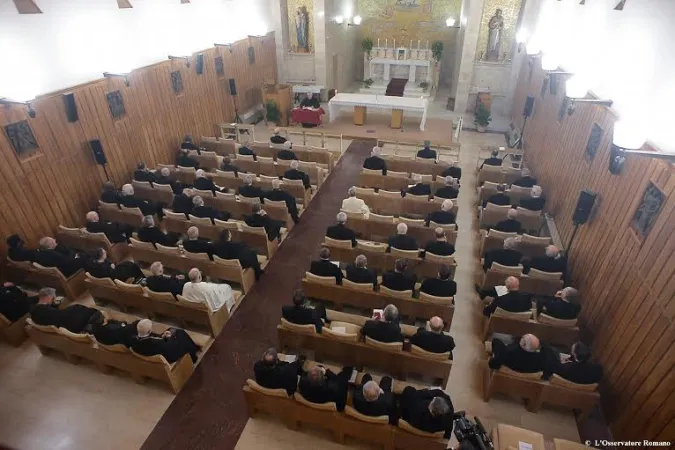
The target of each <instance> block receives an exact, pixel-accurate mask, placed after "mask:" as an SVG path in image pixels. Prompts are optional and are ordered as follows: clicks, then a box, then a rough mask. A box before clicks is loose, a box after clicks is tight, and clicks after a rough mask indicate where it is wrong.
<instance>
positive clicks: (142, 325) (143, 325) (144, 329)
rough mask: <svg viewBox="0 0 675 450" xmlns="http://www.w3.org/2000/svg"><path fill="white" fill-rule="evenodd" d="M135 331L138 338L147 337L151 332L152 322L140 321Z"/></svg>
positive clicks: (148, 320)
mask: <svg viewBox="0 0 675 450" xmlns="http://www.w3.org/2000/svg"><path fill="white" fill-rule="evenodd" d="M136 331H137V332H138V336H139V337H146V336H149V335H150V333H151V332H152V322H151V321H150V319H141V320H139V321H138V325H136Z"/></svg>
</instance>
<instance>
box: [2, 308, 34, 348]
mask: <svg viewBox="0 0 675 450" xmlns="http://www.w3.org/2000/svg"><path fill="white" fill-rule="evenodd" d="M28 317H29V314H26V315H24V316H23V317H20V318H19V319H18V320H15V321H14V322H10V320H9V319H8V318H7V317H5V316H4V315H2V314H0V338H2V340H4V341H5V342H7V343H8V344H9V345H11V346H13V347H19V346H20V345H21V344H23V341H25V340H26V339H27V338H28V335H27V334H26V319H28Z"/></svg>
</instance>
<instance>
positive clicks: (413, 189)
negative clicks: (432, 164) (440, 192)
mask: <svg viewBox="0 0 675 450" xmlns="http://www.w3.org/2000/svg"><path fill="white" fill-rule="evenodd" d="M412 179H413V181H414V182H415V184H414V185H412V186H409V187H408V189H406V190H401V196H402V197H405V196H406V194H410V195H426V196H431V186H430V185H428V184H426V183H423V182H422V175H419V174H414V175H413V177H412Z"/></svg>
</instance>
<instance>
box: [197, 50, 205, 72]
mask: <svg viewBox="0 0 675 450" xmlns="http://www.w3.org/2000/svg"><path fill="white" fill-rule="evenodd" d="M202 73H204V54H203V53H200V54H199V55H197V75H201V74H202Z"/></svg>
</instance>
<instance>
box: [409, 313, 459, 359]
mask: <svg viewBox="0 0 675 450" xmlns="http://www.w3.org/2000/svg"><path fill="white" fill-rule="evenodd" d="M410 343H411V344H412V345H416V346H418V347H420V348H421V349H422V350H426V351H428V352H432V353H445V352H450V359H452V351H453V350H454V348H455V341H454V339H452V336H450V335H449V334H445V333H443V319H441V318H440V317H437V316H435V317H432V318H431V319H429V322H427V327H426V328H418V329H417V333H415V334H414V335H413V336H411V337H410Z"/></svg>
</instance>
